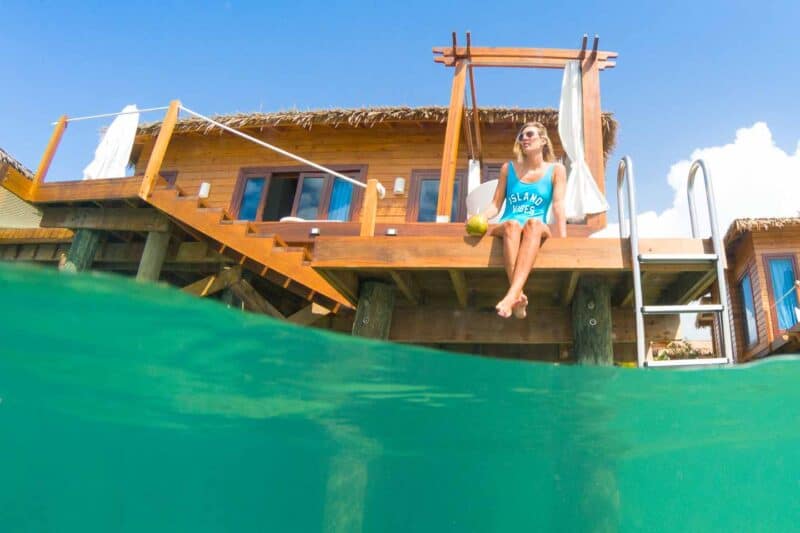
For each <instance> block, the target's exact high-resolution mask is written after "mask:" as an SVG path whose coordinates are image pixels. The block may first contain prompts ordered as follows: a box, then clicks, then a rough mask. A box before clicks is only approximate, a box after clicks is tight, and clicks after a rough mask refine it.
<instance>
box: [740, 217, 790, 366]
mask: <svg viewBox="0 0 800 533" xmlns="http://www.w3.org/2000/svg"><path fill="white" fill-rule="evenodd" d="M772 254H781V255H783V254H785V255H792V256H794V258H795V264H796V265H800V228H799V227H788V228H770V229H768V230H762V231H753V232H749V233H746V234H745V235H743V236H742V237H741V238H740V239H739V243H738V245H737V246H736V248H735V249H734V250H733V254H729V256H728V260H729V270H728V284H729V293H730V300H731V321H732V323H733V324H732V325H733V328H732V330H733V334H734V337H735V343H736V351H737V353H738V354H739V360H740V361H747V360H749V359H753V358H755V357H763V356H765V355H768V353H769V350H770V343H771V342H773V341H774V340H775V334H774V322H775V315H774V313H773V312H772V309H771V308H770V305H771V303H770V302H771V300H770V294H769V293H770V291H771V288H770V284H769V275H768V273H767V267H766V263H765V260H764V259H765V256H766V255H772ZM745 272H747V273H749V274H750V280H751V282H752V286H753V303H754V305H755V308H756V326H757V328H758V342H757V343H756V344H755V346H753V347H751V348H749V349H748V348H747V347H746V344H745V340H744V329H745V327H746V326H745V321H744V308H743V304H742V299H741V296H740V295H739V290H738V282H739V280H740V278H741V277H742V276H743V275H744V274H745Z"/></svg>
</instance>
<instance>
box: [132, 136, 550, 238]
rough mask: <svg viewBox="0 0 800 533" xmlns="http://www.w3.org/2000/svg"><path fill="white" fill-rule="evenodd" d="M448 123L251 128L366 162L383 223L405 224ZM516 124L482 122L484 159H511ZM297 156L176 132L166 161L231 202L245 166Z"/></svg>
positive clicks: (344, 161) (330, 161)
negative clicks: (398, 185) (399, 184)
mask: <svg viewBox="0 0 800 533" xmlns="http://www.w3.org/2000/svg"><path fill="white" fill-rule="evenodd" d="M444 132H445V125H444V124H429V123H393V124H379V125H376V126H374V127H372V128H364V127H359V128H351V127H339V128H333V127H328V126H314V127H313V128H312V129H311V130H305V129H302V128H298V127H291V128H289V127H287V128H285V129H284V128H269V129H265V130H264V131H261V132H258V131H256V132H253V131H250V132H249V133H251V134H252V135H253V136H255V137H257V138H259V139H262V140H264V141H265V142H268V143H270V144H274V145H276V146H278V147H280V148H283V149H285V150H288V151H290V152H292V153H294V154H297V155H300V156H302V157H304V158H306V159H309V160H311V161H314V162H315V163H318V164H321V165H325V166H336V167H341V166H342V165H354V166H355V165H366V166H367V171H366V176H365V177H367V178H377V179H378V180H380V182H381V183H382V184H383V186H384V187H386V190H387V195H386V198H384V199H381V200H379V202H378V214H377V218H378V222H379V223H381V222H382V223H402V222H404V221H405V217H406V209H407V205H408V200H409V199H408V191H409V186H410V181H411V175H412V172H413V171H414V170H430V169H439V168H440V166H441V163H442V148H443V142H444ZM515 134H516V126H515V125H511V124H498V125H484V128H483V147H484V149H483V152H484V163H488V164H491V163H502V162H504V161H507V160H509V159H510V158H511V157H513V155H512V153H511V150H512V146H513V141H514V135H515ZM551 139H552V140H553V142H554V144H555V146H554V148H555V151H556V154H561V153H563V150H562V148H561V146H560V145H559V144H558V140H557V139H558V137H557V135H554V134H551ZM152 143H153V140H152V139H150V140H149V142H148V143H147V145H146V146H144V147H143V149H142V152H141V156H140V157H139V160H138V165H137V172H140V173H141V172H143V171H144V166H145V165H146V162H147V158H148V157H149V155H150V149H151V147H152ZM467 154H468V147H467V145H466V142H465V141H464V139H463V135H462V142H461V146H460V149H459V156H460V157H459V168H463V169H466V167H467V159H468V157H467ZM298 166H300V165H299V164H298V163H296V162H295V161H293V160H291V159H289V158H287V157H285V156H281V155H279V154H277V153H275V152H272V151H270V150H268V149H266V148H263V147H260V146H258V145H256V144H254V143H251V142H248V141H245V140H243V139H240V138H237V137H234V136H232V135H228V134H224V135H219V134H216V133H211V134H209V135H198V134H187V135H178V134H176V135H175V136H173V138H172V140H171V142H170V145H169V149H168V150H167V154H166V157H165V160H164V163H163V166H162V169H163V171H177V172H178V176H177V184H178V185H179V186H180V187H181V188H183V189H184V190H186V191H190V192H194V191H197V190H198V189H199V187H200V184H201V183H202V182H204V181H205V182H209V183H211V193H210V197H209V201H208V203H209V205H210V206H212V207H222V208H228V207H229V206H230V205H231V201H232V195H233V193H234V189H235V186H236V182H237V179H238V176H239V172H240V170H241V169H242V168H252V167H287V168H288V167H298ZM397 176H400V177H403V178H405V180H406V190H405V193H404V194H403V195H394V194H392V186H393V183H394V179H395V177H397Z"/></svg>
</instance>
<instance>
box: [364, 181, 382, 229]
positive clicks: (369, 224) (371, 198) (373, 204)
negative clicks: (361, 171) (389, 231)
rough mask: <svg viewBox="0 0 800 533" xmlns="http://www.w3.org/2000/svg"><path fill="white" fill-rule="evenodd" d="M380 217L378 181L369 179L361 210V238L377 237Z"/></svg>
mask: <svg viewBox="0 0 800 533" xmlns="http://www.w3.org/2000/svg"><path fill="white" fill-rule="evenodd" d="M377 216H378V180H376V179H368V180H367V188H366V190H365V191H364V203H363V207H362V209H361V230H360V235H361V237H372V236H373V235H375V221H376V219H377Z"/></svg>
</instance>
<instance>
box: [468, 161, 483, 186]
mask: <svg viewBox="0 0 800 533" xmlns="http://www.w3.org/2000/svg"><path fill="white" fill-rule="evenodd" d="M467 168H468V170H467V194H469V193H471V192H472V191H474V190H475V189H477V188H478V186H479V185H480V184H481V162H480V161H478V160H477V159H470V160H469V166H468V167H467Z"/></svg>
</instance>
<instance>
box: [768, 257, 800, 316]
mask: <svg viewBox="0 0 800 533" xmlns="http://www.w3.org/2000/svg"><path fill="white" fill-rule="evenodd" d="M765 261H766V266H767V277H768V278H769V284H770V304H771V305H772V316H773V319H774V323H775V324H776V326H777V331H784V330H787V329H789V328H791V327H792V326H794V325H795V324H797V320H798V317H797V313H796V311H795V309H796V308H797V306H798V302H797V290H796V289H795V280H797V270H796V269H795V265H794V258H793V257H792V256H790V255H787V256H768V257H766V259H765Z"/></svg>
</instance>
